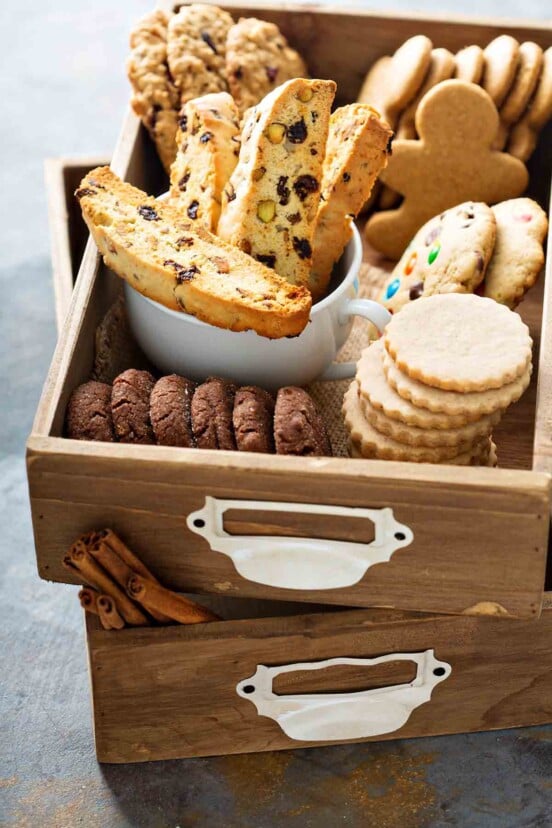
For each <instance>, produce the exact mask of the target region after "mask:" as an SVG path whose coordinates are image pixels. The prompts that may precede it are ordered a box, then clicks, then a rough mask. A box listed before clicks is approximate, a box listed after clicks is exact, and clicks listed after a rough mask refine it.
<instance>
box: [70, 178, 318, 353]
mask: <svg viewBox="0 0 552 828" xmlns="http://www.w3.org/2000/svg"><path fill="white" fill-rule="evenodd" d="M76 195H77V198H78V199H79V200H80V205H81V209H82V214H83V217H84V220H85V221H86V224H87V225H88V228H89V230H90V232H91V234H92V236H93V238H94V241H95V242H96V244H97V245H98V248H99V250H100V253H101V254H102V256H103V258H104V261H105V263H106V265H107V266H108V267H110V268H111V269H112V270H113V271H114V272H115V273H117V274H118V275H119V276H121V277H122V278H123V279H126V281H127V282H128V283H129V284H130V285H132V287H133V288H135V290H137V291H139V292H140V293H142V294H143V295H144V296H148V297H149V298H151V299H153V300H155V301H157V302H160V303H161V304H163V305H165V306H166V307H168V308H172V309H173V310H182V311H185V312H186V313H191V314H193V315H194V316H197V317H198V319H202V320H203V321H204V322H208V323H209V324H211V325H216V326H217V327H219V328H228V329H230V330H232V331H246V330H249V329H252V330H254V331H256V332H257V333H258V334H260V335H261V336H266V337H269V338H271V339H277V338H278V337H282V336H296V335H297V334H299V333H301V331H302V330H303V328H304V327H305V325H306V324H307V322H308V319H309V312H310V307H311V296H310V293H309V292H308V290H307V289H306V288H303V287H301V286H293V285H290V284H289V283H288V282H287V281H286V280H285V279H282V278H280V277H279V276H277V275H276V274H275V273H274V271H272V270H270V269H269V268H267V267H265V266H264V265H263V264H261V263H260V262H256V261H255V260H254V259H252V258H250V257H249V256H247V255H246V254H245V253H242V252H241V251H240V250H236V249H235V248H234V247H232V246H231V245H229V244H225V243H224V242H222V241H220V239H217V238H216V236H213V235H212V234H211V233H209V231H208V230H205V229H204V228H202V227H197V228H196V227H194V222H193V221H190V220H189V219H187V218H185V217H184V216H183V215H182V214H181V213H180V211H179V210H177V209H176V208H175V207H172V206H171V205H170V204H163V203H159V202H157V201H156V200H155V199H154V198H152V197H151V196H147V195H146V194H145V193H143V192H142V191H141V190H138V189H137V188H136V187H132V186H131V185H130V184H125V183H123V182H122V181H121V180H120V178H118V177H117V176H116V175H115V174H114V173H113V172H112V171H111V170H110V169H109V167H98V168H97V169H95V170H92V171H91V172H90V173H88V175H87V176H86V177H85V178H84V179H83V180H82V182H81V186H80V188H79V189H78V190H77V192H76Z"/></svg>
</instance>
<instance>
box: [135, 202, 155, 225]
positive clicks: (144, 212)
mask: <svg viewBox="0 0 552 828" xmlns="http://www.w3.org/2000/svg"><path fill="white" fill-rule="evenodd" d="M138 212H139V213H140V215H141V216H142V218H143V219H145V220H146V221H160V218H159V216H158V215H157V213H156V212H155V210H154V209H153V207H148V205H147V204H146V205H144V206H143V207H138Z"/></svg>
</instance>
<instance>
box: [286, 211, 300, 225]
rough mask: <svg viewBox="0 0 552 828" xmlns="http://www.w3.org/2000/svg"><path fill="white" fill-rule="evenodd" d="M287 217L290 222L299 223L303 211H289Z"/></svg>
mask: <svg viewBox="0 0 552 828" xmlns="http://www.w3.org/2000/svg"><path fill="white" fill-rule="evenodd" d="M286 218H287V220H288V221H289V223H290V224H297V222H299V221H301V213H288V214H287V216H286Z"/></svg>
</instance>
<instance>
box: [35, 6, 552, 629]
mask: <svg viewBox="0 0 552 828" xmlns="http://www.w3.org/2000/svg"><path fill="white" fill-rule="evenodd" d="M232 11H234V12H235V13H236V14H244V15H247V14H255V13H259V14H261V16H263V17H267V18H268V19H273V20H275V21H276V22H278V24H279V25H281V26H282V28H283V30H284V32H285V34H286V35H287V36H288V37H289V38H290V40H292V42H294V43H295V45H297V46H298V47H299V48H301V50H302V51H304V53H305V55H306V58H307V60H308V62H309V64H310V66H311V70H312V71H313V72H314V73H315V74H322V76H326V77H329V76H332V75H333V74H336V75H337V79H338V81H339V82H340V83H341V94H342V95H343V96H344V97H345V98H348V99H351V98H354V96H355V95H356V85H357V82H358V83H360V80H361V78H362V75H363V73H364V72H365V70H366V68H367V67H368V65H369V64H370V63H371V62H372V61H373V59H374V58H375V57H377V56H378V55H379V54H383V53H387V52H390V51H393V50H394V49H395V48H396V47H397V46H398V45H399V44H400V43H401V42H402V41H403V40H404V39H405V37H408V36H409V35H411V34H413V33H415V32H418V31H422V30H423V31H427V33H428V34H429V35H430V36H431V35H432V34H433V35H434V36H435V40H436V42H437V41H438V42H439V44H440V45H444V46H447V47H448V48H450V49H457V48H459V47H460V46H462V45H464V44H465V43H466V42H475V43H482V44H484V43H486V42H487V41H488V40H489V39H490V38H491V37H493V36H494V35H495V34H496V33H497V32H498V31H509V32H511V33H513V34H514V35H515V36H516V37H517V38H518V39H520V40H521V39H523V40H536V41H537V42H540V43H543V44H545V43H546V42H547V38H549V30H548V29H547V27H544V26H543V27H542V28H539V27H532V26H527V27H524V26H523V25H520V24H519V23H516V24H515V25H513V24H512V25H502V23H500V24H493V25H491V24H487V23H480V22H478V23H476V22H470V21H468V22H466V21H461V22H458V21H457V22H453V21H448V22H447V24H446V25H445V24H442V23H441V22H440V21H436V20H434V19H433V20H431V21H429V20H427V19H425V18H424V17H411V18H408V17H404V18H400V19H397V18H396V16H394V15H389V16H386V15H381V14H372V13H369V12H361V11H358V10H357V11H356V12H355V13H352V12H350V11H347V10H343V9H339V10H333V11H332V10H327V9H325V10H324V11H321V12H320V13H319V12H318V10H317V11H316V12H314V11H305V9H304V8H300V9H299V10H296V11H289V10H288V9H287V8H286V10H285V11H282V10H278V9H276V8H275V7H271V6H269V7H267V8H264V7H263V10H262V12H260V11H259V9H256V8H255V7H253V6H250V7H245V6H238V5H236V4H232ZM345 44H346V49H345V48H344V46H345ZM344 54H346V56H347V59H346V60H344V58H343V56H344ZM545 165H546V167H547V169H549V168H550V147H548V149H547V154H546V156H545V157H541V169H542V167H543V166H545ZM112 166H113V168H114V170H115V171H116V172H117V173H118V174H120V175H122V176H123V177H125V178H127V180H129V181H131V182H132V183H134V184H136V185H137V186H140V187H143V188H145V189H146V190H148V192H151V193H154V194H158V193H161V192H163V191H164V190H165V189H166V188H167V181H166V177H165V174H164V173H163V171H162V169H161V165H160V164H159V162H158V160H157V157H156V153H155V150H154V148H153V146H152V144H151V142H150V140H149V137H148V136H147V134H146V132H145V130H144V129H143V128H142V127H141V125H140V123H139V121H138V119H137V118H136V117H135V116H134V115H133V113H131V112H130V111H129V112H128V113H127V115H126V117H125V121H124V124H123V128H122V131H121V135H120V138H119V142H118V144H117V148H116V150H115V153H114V156H113V161H112ZM533 179H534V182H535V183H536V185H537V187H538V186H540V185H541V184H542V179H543V176H542V175H540V176H533ZM118 289H119V280H118V279H117V278H116V277H114V276H113V275H112V274H110V273H109V272H107V271H106V269H105V268H104V267H103V266H100V264H99V261H98V256H97V253H96V251H95V248H94V246H93V245H92V244H89V245H88V246H87V249H86V251H85V255H84V258H83V262H82V266H81V269H80V278H79V280H78V283H77V287H76V289H75V292H74V296H73V299H72V309H71V311H70V313H69V316H68V319H67V321H66V323H65V325H64V328H63V331H62V334H61V337H60V342H59V344H58V348H57V350H56V353H55V356H54V359H53V362H52V366H51V370H50V374H49V377H48V379H47V382H46V385H45V389H44V393H43V397H42V400H41V403H40V406H39V410H38V412H37V416H36V419H35V424H34V427H33V435H32V437H31V439H30V441H29V444H28V469H29V481H30V491H31V501H32V511H33V525H34V531H35V541H36V546H37V554H38V562H39V572H40V574H41V576H42V577H44V578H48V579H52V580H63V581H65V580H67V579H68V577H69V576H68V575H67V573H66V572H65V571H64V570H63V569H62V568H61V564H60V557H61V554H60V550H63V549H65V548H66V547H67V546H68V545H69V544H70V543H71V542H72V541H73V540H74V539H75V537H76V536H78V535H79V534H80V533H82V532H83V531H85V530H88V529H90V528H92V527H95V526H101V525H105V524H106V523H109V524H111V525H112V526H113V527H114V528H115V529H116V530H117V531H118V532H119V533H120V534H121V535H122V536H123V537H124V538H125V539H126V540H127V541H128V542H129V544H130V545H131V546H132V547H133V548H136V550H137V551H138V552H139V554H141V555H143V556H144V560H145V561H146V563H148V565H150V566H151V567H152V569H153V570H154V571H155V573H156V574H157V575H158V576H159V577H160V578H161V580H162V581H163V582H164V583H166V584H167V585H169V586H172V587H175V588H185V587H186V588H189V589H191V590H193V591H199V592H215V593H223V594H229V595H236V596H246V595H249V596H253V597H261V596H265V597H271V598H278V599H286V600H298V601H301V600H305V601H317V602H318V601H324V602H326V603H336V604H343V603H347V604H350V605H380V606H381V605H385V606H396V607H402V608H405V609H424V610H427V611H431V612H437V611H438V612H450V613H462V612H466V611H470V612H473V611H480V612H492V611H497V612H503V613H505V614H510V615H514V616H519V617H531V616H536V615H538V613H539V610H540V603H541V598H542V590H543V583H544V574H543V573H544V566H545V558H546V546H547V535H548V513H549V503H550V500H549V477H548V475H546V474H544V475H541V474H537V473H536V472H535V471H530V470H531V469H532V468H533V453H532V444H533V428H534V420H535V393H536V391H535V389H536V382H537V375H536V372H535V377H534V383H533V386H532V389H531V390H530V391H529V392H528V393H527V394H526V395H525V396H524V398H523V399H522V400H521V402H520V403H519V404H517V405H516V406H514V407H513V408H512V410H511V411H510V412H509V413H508V415H507V417H506V418H505V420H504V423H503V424H502V425H501V426H500V427H499V429H497V435H498V443H499V458H500V463H501V465H503V466H505V468H501V469H498V470H493V469H460V468H454V467H437V466H415V465H412V464H406V463H389V462H387V463H385V462H377V461H361V460H355V461H354V462H353V461H348V460H343V459H337V458H333V459H312V458H305V459H301V460H298V459H297V458H292V457H287V458H286V457H270V456H252V455H250V456H243V455H237V454H226V453H224V452H216V453H215V452H211V453H210V452H201V451H190V450H173V449H163V448H159V447H142V446H123V445H114V446H110V445H101V444H86V443H78V442H74V441H68V440H64V439H62V438H61V435H62V433H63V419H64V412H65V408H66V404H67V400H68V397H69V395H70V393H71V391H72V389H73V388H75V387H76V386H77V385H78V384H79V383H80V382H83V381H85V380H86V379H87V378H88V375H89V372H90V367H91V364H92V359H93V339H94V331H95V329H96V326H97V324H98V322H99V320H100V319H101V318H102V316H103V314H104V313H105V311H106V310H107V308H108V307H109V305H110V303H111V302H112V301H113V298H114V296H115V295H116V292H117V290H118ZM547 296H548V293H547ZM547 301H548V300H547ZM541 308H542V305H541V295H540V293H539V288H536V289H535V290H534V291H532V292H531V293H530V294H529V296H528V298H527V299H526V301H525V302H524V303H523V305H522V306H521V312H522V315H523V316H524V317H525V318H526V319H527V321H529V323H530V325H531V328H532V331H533V334H534V336H535V337H537V336H538V330H539V326H540V315H541ZM545 331H548V328H547V327H546V326H545ZM549 339H550V335H549V334H548V333H547V334H546V336H545V337H543V346H542V347H543V350H542V352H541V353H542V356H541V368H542V370H543V371H544V372H546V366H547V364H548V363H549V362H550V357H549V354H550V347H549V345H547V344H546V343H548V340H549ZM543 376H544V377H545V380H542V381H541V390H539V407H540V405H541V400H542V405H544V406H546V410H545V411H539V414H538V416H537V423H539V422H542V423H544V424H546V423H547V418H549V417H550V415H549V413H547V412H550V411H552V407H551V406H552V400H550V399H549V398H548V397H547V395H546V392H545V384H544V385H543V383H545V382H547V381H548V380H546V376H547V374H546V373H545V374H543ZM541 432H543V433H541V436H540V437H539V438H538V439H537V451H538V452H539V454H538V457H539V458H542V457H543V456H544V455H546V452H547V451H548V447H549V443H547V440H548V439H549V438H548V436H547V434H549V431H546V428H545V426H543V427H542V429H541ZM540 462H541V460H540V459H539V463H540ZM539 468H543V470H545V471H547V470H548V466H547V465H546V464H544V465H541V466H539ZM523 470H526V471H523ZM206 495H214V496H217V497H225V498H242V499H260V500H279V501H287V500H290V501H296V502H319V503H329V504H338V505H348V506H363V507H375V508H379V507H381V506H388V505H391V506H393V508H394V509H395V516H396V518H397V519H398V520H399V521H401V522H404V523H406V524H408V525H409V526H410V527H411V528H412V529H413V531H414V533H415V540H414V543H413V544H412V545H411V546H410V547H407V548H406V549H404V550H402V551H399V552H396V553H395V554H394V556H393V558H392V560H391V562H390V563H389V564H382V565H378V566H375V567H373V568H372V569H371V570H369V572H368V573H367V575H366V576H365V577H364V578H363V580H362V581H361V582H360V583H359V584H357V585H355V586H354V587H350V588H347V589H346V590H332V591H331V592H328V591H324V592H322V591H318V592H312V591H311V592H307V591H304V590H297V591H295V590H293V591H292V590H277V589H270V588H267V587H263V586H260V585H258V584H254V583H250V582H248V581H246V580H244V579H243V578H241V577H240V576H239V575H238V574H237V573H236V571H235V569H234V567H233V564H232V563H231V561H230V560H229V559H228V558H227V557H225V556H224V555H221V554H219V553H214V552H211V551H210V550H209V549H208V546H207V544H206V542H205V541H204V540H203V539H201V538H200V537H199V536H197V535H196V534H194V533H191V532H189V531H188V529H187V527H186V515H187V514H188V513H189V512H190V511H193V510H195V509H198V508H200V507H201V506H202V505H203V503H204V498H205V496H206ZM242 528H243V525H242ZM340 531H343V529H342V528H341V527H340V526H339V522H338V521H337V522H336V523H335V525H334V526H333V527H332V529H331V532H332V534H336V533H337V534H338V533H339V532H340ZM474 607H475V610H474Z"/></svg>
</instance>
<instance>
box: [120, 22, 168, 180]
mask: <svg viewBox="0 0 552 828" xmlns="http://www.w3.org/2000/svg"><path fill="white" fill-rule="evenodd" d="M168 22H169V20H168V17H167V15H166V14H165V13H164V12H162V11H160V10H158V11H153V12H150V14H147V15H146V16H145V17H143V18H142V19H141V20H140V21H139V22H138V24H137V25H136V27H135V28H134V29H133V30H132V32H131V35H130V48H131V53H130V56H129V58H128V60H127V65H126V66H127V74H128V79H129V80H130V83H131V84H132V88H133V95H132V98H131V100H130V103H131V106H132V108H133V109H134V111H135V112H136V114H137V115H138V116H139V117H140V118H141V119H142V122H143V124H144V126H145V127H146V129H147V130H148V132H149V133H150V135H151V137H152V139H153V141H154V143H155V146H156V147H157V152H158V153H159V157H160V159H161V162H162V164H163V166H164V167H165V169H166V170H167V172H168V171H169V168H170V166H171V164H172V162H173V161H174V157H175V155H176V146H175V140H174V139H175V135H176V127H177V120H178V109H179V94H178V90H177V89H176V87H175V85H174V83H173V80H172V77H171V74H170V72H169V69H168V66H167V27H168Z"/></svg>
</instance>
